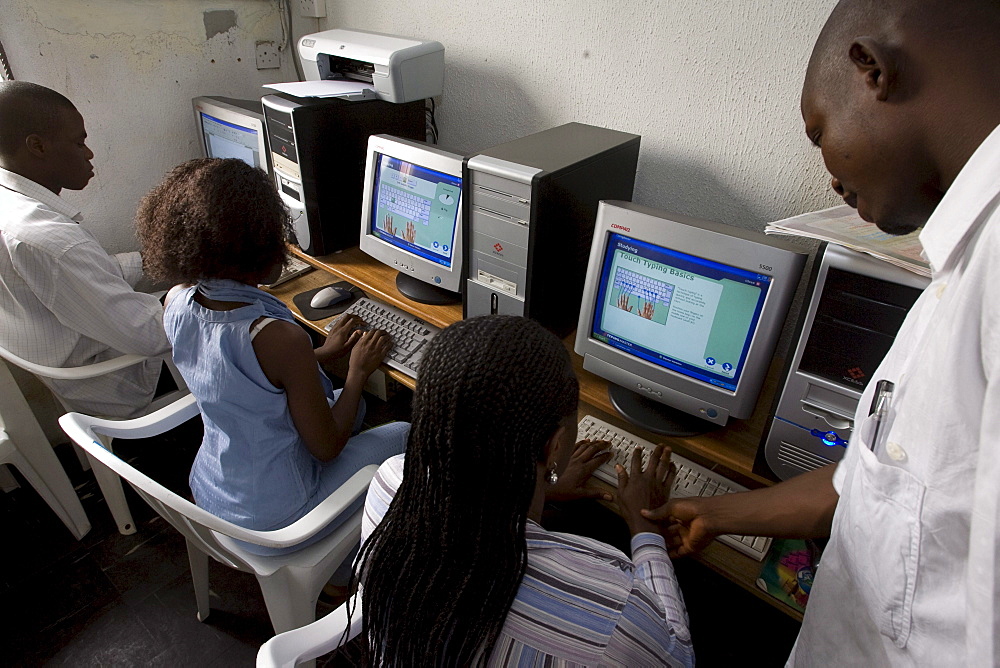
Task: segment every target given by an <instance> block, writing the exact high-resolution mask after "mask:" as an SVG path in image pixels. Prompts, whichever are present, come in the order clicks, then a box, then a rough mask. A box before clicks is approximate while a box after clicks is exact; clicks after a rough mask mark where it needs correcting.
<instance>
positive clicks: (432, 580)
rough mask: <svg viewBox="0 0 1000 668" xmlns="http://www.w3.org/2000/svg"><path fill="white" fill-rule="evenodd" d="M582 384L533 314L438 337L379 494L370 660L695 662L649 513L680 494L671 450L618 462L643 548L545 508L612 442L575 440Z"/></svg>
mask: <svg viewBox="0 0 1000 668" xmlns="http://www.w3.org/2000/svg"><path fill="white" fill-rule="evenodd" d="M578 392H579V389H578V385H577V380H576V377H575V375H574V373H573V369H572V365H571V363H570V360H569V356H568V355H567V353H566V350H565V348H564V347H563V345H562V343H561V342H560V341H559V340H558V339H557V338H556V337H555V336H554V335H552V334H551V333H549V332H547V331H546V330H544V329H543V328H542V327H541V326H540V325H538V324H537V323H536V322H534V321H532V320H528V319H525V318H519V317H513V316H485V317H481V318H473V319H470V320H464V321H461V322H459V323H456V324H455V325H452V326H451V327H449V328H447V329H445V330H444V331H443V332H441V333H440V334H439V335H438V336H437V337H436V338H435V339H434V341H433V342H432V343H431V345H430V348H429V350H428V352H427V354H426V356H425V357H424V361H423V363H422V366H421V370H420V378H419V379H418V381H417V389H416V391H415V393H414V397H413V423H412V428H411V431H410V437H409V443H408V446H407V454H406V455H405V458H404V456H398V457H393V458H391V459H389V460H388V461H387V462H386V463H385V464H383V465H382V467H381V468H380V469H379V472H378V474H377V476H376V478H375V480H374V481H373V483H372V486H371V488H370V490H369V493H368V499H367V502H366V510H365V520H364V524H363V527H362V532H363V533H362V539H363V540H364V544H363V547H362V551H361V554H360V556H359V563H360V566H359V569H358V570H359V573H360V578H361V580H362V581H363V583H364V595H363V597H362V600H363V602H362V608H363V609H362V613H363V616H364V623H365V638H366V642H365V645H366V653H367V657H366V665H384V666H394V665H470V664H479V665H482V664H485V665H491V666H493V665H496V666H505V665H518V666H525V665H587V666H590V665H593V666H598V665H600V666H605V665H629V666H652V665H680V666H689V665H692V664H693V662H694V657H693V652H692V648H691V638H690V633H689V631H688V624H687V615H686V612H685V610H684V602H683V599H682V597H681V593H680V590H679V588H678V586H677V581H676V579H675V577H674V572H673V567H672V566H671V563H670V560H669V559H668V557H667V552H666V549H665V546H664V541H663V538H662V537H661V536H660V535H659V534H658V533H656V531H655V526H654V525H652V524H650V523H649V522H648V521H647V520H645V519H644V518H643V517H642V516H641V515H640V514H639V509H641V508H644V507H655V506H656V505H657V502H658V500H660V499H665V498H666V493H667V491H666V490H668V489H669V481H668V480H667V478H668V473H669V469H670V459H669V450H667V451H663V450H661V449H660V448H657V450H656V451H655V452H654V453H653V456H652V457H651V462H653V463H652V464H651V465H650V466H649V468H648V469H647V470H646V471H642V470H641V463H640V462H639V460H638V458H636V459H635V461H634V462H633V465H632V470H631V471H630V472H625V471H624V470H620V471H619V498H618V503H619V506H620V508H621V509H622V512H623V514H624V516H625V518H626V521H627V522H628V524H629V528H630V530H631V532H632V534H633V538H632V558H631V559H630V558H629V557H627V556H626V555H625V554H623V553H622V552H620V551H619V550H617V549H615V548H613V547H611V546H609V545H605V544H603V543H600V542H598V541H595V540H591V539H588V538H583V537H580V536H574V535H570V534H561V533H553V532H549V531H546V530H545V529H544V528H542V527H541V526H540V524H539V521H540V518H541V513H542V508H543V506H544V502H545V497H546V491H547V490H550V489H552V488H553V487H552V486H553V485H554V484H555V483H556V482H557V481H558V479H559V476H560V475H561V474H564V473H566V471H567V466H570V468H571V469H572V471H571V472H570V474H571V475H575V476H579V472H580V471H581V470H583V471H587V472H589V471H592V470H593V468H594V467H593V466H590V467H587V465H586V462H585V460H587V459H588V458H590V457H593V456H595V454H596V453H597V452H599V447H594V445H593V444H590V443H587V442H581V443H580V444H577V445H574V441H575V435H576V411H577V401H578ZM571 460H572V462H573V463H572V465H570V462H571ZM585 475H586V473H585V474H584V476H585ZM563 477H564V482H565V478H566V475H564V476H563ZM560 486H561V485H560ZM369 535H370V537H369ZM355 614H356V613H355Z"/></svg>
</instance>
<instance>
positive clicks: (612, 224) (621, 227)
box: [611, 223, 632, 232]
mask: <svg viewBox="0 0 1000 668" xmlns="http://www.w3.org/2000/svg"><path fill="white" fill-rule="evenodd" d="M611 227H612V228H614V229H616V230H622V231H623V232H631V231H632V228H631V227H625V226H624V225H619V224H618V223H611Z"/></svg>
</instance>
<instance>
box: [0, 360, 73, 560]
mask: <svg viewBox="0 0 1000 668" xmlns="http://www.w3.org/2000/svg"><path fill="white" fill-rule="evenodd" d="M0 464H10V465H11V466H13V467H14V468H16V469H17V470H18V471H20V472H21V475H23V476H24V478H25V479H26V480H27V481H28V483H29V484H30V485H31V486H32V487H34V488H35V491H36V492H38V494H39V496H41V497H42V499H44V501H45V503H47V504H49V508H51V509H52V511H53V512H54V513H55V514H56V515H58V517H59V519H60V520H62V522H63V524H65V525H66V528H67V529H69V530H70V533H72V534H73V536H74V537H75V538H76V539H77V540H79V539H81V538H83V537H84V536H85V535H86V534H87V532H88V531H90V521H89V520H88V519H87V513H85V512H84V510H83V505H81V504H80V497H78V496H77V495H76V490H74V489H73V484H72V483H71V482H70V481H69V477H68V476H67V475H66V470H65V469H64V468H63V467H62V464H61V463H60V462H59V458H58V457H56V453H55V452H54V451H53V450H52V446H51V445H49V441H48V439H47V438H45V433H44V432H43V431H42V428H41V427H40V426H39V424H38V421H37V420H36V419H35V415H34V413H32V412H31V408H30V407H29V406H28V402H27V401H25V400H24V396H22V394H21V391H20V390H19V389H18V387H17V383H16V382H14V377H13V376H11V374H10V369H8V368H7V365H6V364H4V362H3V361H2V360H0Z"/></svg>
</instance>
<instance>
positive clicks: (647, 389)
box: [635, 383, 663, 397]
mask: <svg viewBox="0 0 1000 668" xmlns="http://www.w3.org/2000/svg"><path fill="white" fill-rule="evenodd" d="M635 386H636V387H637V388H639V389H640V390H642V391H643V392H645V393H646V394H652V395H655V396H657V397H662V396H663V392H660V391H659V390H654V389H653V388H651V387H646V386H645V385H643V384H642V383H636V384H635Z"/></svg>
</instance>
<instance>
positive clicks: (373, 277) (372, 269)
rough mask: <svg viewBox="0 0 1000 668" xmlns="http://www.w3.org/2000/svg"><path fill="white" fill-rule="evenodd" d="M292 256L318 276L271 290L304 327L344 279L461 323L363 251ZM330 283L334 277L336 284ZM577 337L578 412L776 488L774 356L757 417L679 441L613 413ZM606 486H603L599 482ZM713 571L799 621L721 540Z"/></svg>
mask: <svg viewBox="0 0 1000 668" xmlns="http://www.w3.org/2000/svg"><path fill="white" fill-rule="evenodd" d="M291 249H292V252H293V253H294V254H295V255H296V256H297V257H299V258H301V259H302V260H304V261H305V262H308V263H309V264H311V265H312V266H314V267H316V268H317V269H318V271H312V272H309V273H307V274H304V275H302V276H299V277H298V278H295V279H293V280H291V281H288V282H287V283H283V284H282V285H279V286H278V287H276V288H273V289H271V290H270V292H271V293H272V294H274V295H275V296H276V297H278V298H279V299H281V300H282V301H283V302H284V303H285V304H287V305H288V307H289V308H290V309H291V310H292V313H294V314H295V317H296V318H298V319H299V320H300V321H301V322H302V323H304V324H305V325H307V326H308V327H310V328H311V329H313V330H315V331H317V332H319V333H321V334H325V333H326V332H325V330H324V329H323V328H324V327H325V326H326V325H327V324H328V323H329V322H330V321H331V320H332V319H333V318H324V319H322V320H307V319H306V318H305V317H304V316H303V315H302V313H301V312H300V311H299V309H298V308H297V307H296V306H295V305H294V303H293V302H292V298H293V297H294V296H295V295H297V294H299V293H301V292H305V291H307V290H312V289H314V288H319V287H322V286H324V285H328V284H329V283H331V282H333V281H334V280H345V281H348V282H350V283H352V284H353V285H356V286H358V287H359V288H361V289H362V290H363V291H364V292H365V293H366V294H367V295H368V296H370V297H373V298H375V299H378V300H380V301H383V302H386V303H388V304H392V305H393V306H396V307H398V308H401V309H403V310H404V311H407V312H408V313H412V314H413V315H415V316H417V317H419V318H422V319H423V320H426V321H427V322H429V323H431V324H433V325H435V326H437V327H441V328H444V327H447V326H448V325H450V324H452V323H454V322H457V321H459V320H461V319H462V306H461V304H454V305H449V306H430V305H427V304H418V303H416V302H414V301H412V300H410V299H408V298H407V297H404V296H403V295H402V294H401V293H400V292H399V290H397V289H396V271H395V270H393V269H391V268H390V267H387V266H385V265H383V264H382V263H380V262H379V261H378V260H375V259H374V258H372V257H371V256H369V255H367V254H366V253H364V252H362V251H361V250H360V249H358V248H350V249H348V250H345V251H342V252H340V253H333V254H331V255H325V256H323V257H312V256H311V255H306V254H305V253H302V251H300V250H299V249H298V248H297V247H294V246H292V247H291ZM331 278H332V279H333V280H331ZM575 336H576V335H575V333H574V334H570V335H569V336H567V337H566V338H565V339H563V345H565V346H566V349H567V350H568V351H569V354H570V358H571V359H572V360H573V366H574V369H575V370H576V374H577V377H578V378H579V381H580V409H579V412H580V415H581V416H582V415H585V414H590V415H594V416H595V417H597V418H600V419H602V420H605V421H607V422H610V423H611V424H614V425H616V426H618V427H620V428H622V429H625V430H626V431H630V432H632V433H634V434H636V435H638V436H641V437H643V438H645V439H647V440H649V441H652V442H654V443H656V442H664V443H666V444H668V445H670V447H671V448H673V449H674V450H675V451H677V452H678V453H679V454H682V455H684V456H685V457H688V458H689V459H691V460H693V461H695V462H698V463H699V464H701V465H703V466H705V467H707V468H709V469H711V470H715V471H718V472H719V473H721V474H722V475H724V476H726V477H727V478H731V479H733V480H734V481H736V482H739V483H741V484H743V485H745V486H746V487H749V488H755V487H762V486H766V485H771V484H773V482H772V481H771V480H769V479H768V478H765V477H763V476H761V475H759V474H757V473H754V471H753V468H754V460H755V457H756V452H757V447H758V445H759V444H760V437H761V434H762V433H763V431H764V427H765V424H766V421H767V414H768V412H769V410H770V407H771V401H772V399H773V397H774V394H775V392H776V390H777V387H778V382H779V378H780V376H781V371H782V366H783V365H782V364H781V361H780V360H778V359H775V360H774V361H773V362H772V364H771V368H770V369H769V370H768V375H767V379H766V380H765V381H764V386H763V388H762V390H761V393H760V397H759V398H758V400H757V405H756V406H755V407H754V412H753V414H752V416H751V417H750V419H748V420H733V421H731V422H730V424H729V425H728V426H726V427H723V428H721V429H718V430H716V431H713V432H710V433H708V434H703V435H701V436H694V437H685V438H673V437H669V438H668V437H664V436H660V435H658V434H654V433H651V432H648V431H646V430H644V429H642V428H640V427H637V426H635V425H633V424H631V423H629V422H627V421H626V420H625V419H624V418H623V417H621V415H619V414H618V413H617V411H615V409H614V407H613V406H612V405H611V400H610V399H609V398H608V383H607V381H605V380H604V379H603V378H599V377H597V376H595V375H594V374H592V373H591V372H589V371H587V370H585V369H584V368H583V358H582V357H580V356H579V355H577V354H576V353H575V352H573V344H574V340H575ZM382 370H383V371H384V372H385V373H386V375H388V376H389V377H390V378H393V379H394V380H396V381H397V382H399V383H401V384H403V385H405V386H406V387H409V388H410V389H413V388H414V387H415V382H414V380H413V379H412V378H410V377H409V376H406V375H405V374H402V373H400V372H398V371H396V370H395V369H390V368H389V367H386V366H383V367H382ZM599 484H603V483H599ZM696 558H697V559H698V560H699V561H700V562H702V563H704V564H706V565H707V566H708V567H709V568H711V569H712V570H714V571H716V572H718V573H719V574H721V575H723V576H724V577H726V578H727V579H729V580H731V581H733V582H735V583H736V584H738V585H739V586H740V587H742V588H743V589H745V590H746V591H749V592H751V593H753V594H754V595H755V596H757V597H758V598H760V599H761V600H764V601H766V602H768V603H769V604H771V605H773V606H774V607H776V608H778V609H779V610H781V611H782V612H784V613H786V614H787V615H789V616H790V617H793V618H795V619H798V620H800V621H801V619H802V615H801V614H799V613H798V612H797V611H796V610H793V609H792V608H790V607H788V606H787V605H785V604H783V603H781V602H779V601H778V600H777V599H775V598H773V597H771V596H768V595H767V594H765V593H764V592H762V591H761V590H760V589H758V588H757V587H756V585H755V581H756V578H757V574H758V573H759V572H760V567H761V563H760V562H758V561H755V560H753V559H751V558H750V557H747V556H745V555H743V554H741V553H739V552H737V551H736V550H733V549H732V548H729V547H727V546H725V545H722V544H720V543H713V544H712V545H710V546H709V547H708V548H706V549H705V550H704V551H703V552H702V553H700V554H699V555H698V556H697V557H696Z"/></svg>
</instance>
